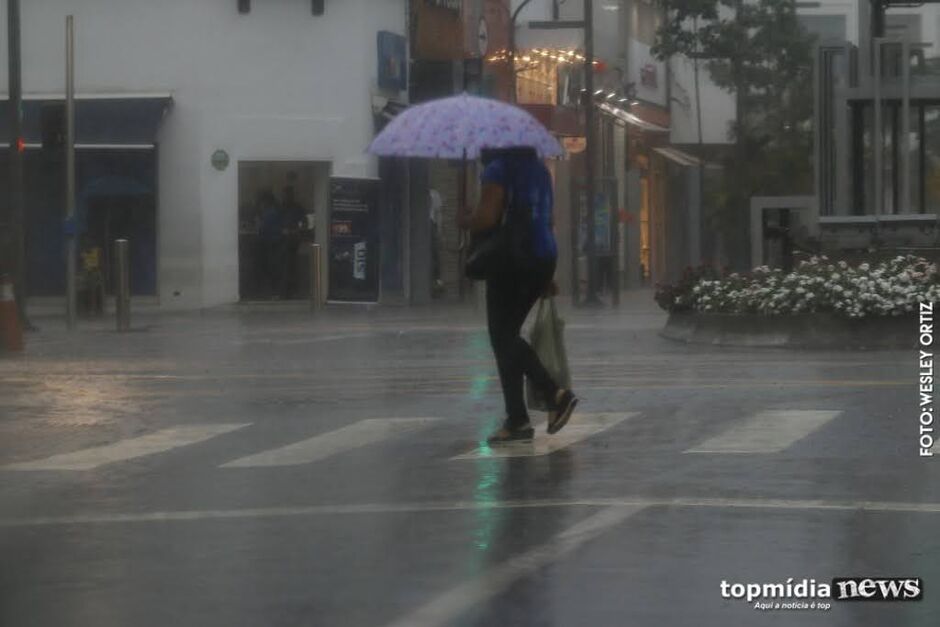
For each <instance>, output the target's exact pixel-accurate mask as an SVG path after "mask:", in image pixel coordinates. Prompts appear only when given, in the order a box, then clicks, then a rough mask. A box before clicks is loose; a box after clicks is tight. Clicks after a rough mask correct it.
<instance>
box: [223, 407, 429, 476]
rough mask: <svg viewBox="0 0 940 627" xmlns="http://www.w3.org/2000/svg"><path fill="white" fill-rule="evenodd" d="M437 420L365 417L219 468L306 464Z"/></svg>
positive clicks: (418, 428)
mask: <svg viewBox="0 0 940 627" xmlns="http://www.w3.org/2000/svg"><path fill="white" fill-rule="evenodd" d="M438 420H439V418H368V419H366V420H360V421H359V422H356V423H354V424H351V425H348V426H346V427H343V428H341V429H336V430H335V431H330V432H329V433H324V434H321V435H318V436H315V437H312V438H308V439H306V440H302V441H300V442H294V443H293V444H288V445H287V446H282V447H280V448H276V449H271V450H267V451H262V452H260V453H256V454H254V455H249V456H247V457H242V458H240V459H236V460H234V461H230V462H228V463H226V464H222V466H221V467H222V468H251V467H257V466H296V465H299V464H309V463H312V462H316V461H320V460H323V459H326V458H327V457H332V456H333V455H336V454H338V453H345V452H346V451H349V450H352V449H355V448H359V447H362V446H366V445H369V444H375V443H376V442H381V441H382V440H386V439H388V438H391V437H393V436H396V435H400V434H402V433H409V432H412V431H418V430H420V429H424V428H426V427H428V426H430V425H432V424H433V423H435V422H437V421H438Z"/></svg>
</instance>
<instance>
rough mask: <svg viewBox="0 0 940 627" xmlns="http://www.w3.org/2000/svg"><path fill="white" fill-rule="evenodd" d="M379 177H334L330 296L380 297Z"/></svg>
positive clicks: (363, 299)
mask: <svg viewBox="0 0 940 627" xmlns="http://www.w3.org/2000/svg"><path fill="white" fill-rule="evenodd" d="M378 229H379V180H378V179H355V178H331V179H330V249H329V250H330V260H329V262H330V266H329V274H330V295H329V300H331V301H335V302H356V303H375V302H378V300H379V230H378Z"/></svg>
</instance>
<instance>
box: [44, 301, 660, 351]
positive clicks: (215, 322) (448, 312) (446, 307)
mask: <svg viewBox="0 0 940 627" xmlns="http://www.w3.org/2000/svg"><path fill="white" fill-rule="evenodd" d="M607 300H609V299H607ZM558 303H559V307H560V310H561V312H562V315H563V316H564V317H565V318H566V319H567V321H568V325H569V327H570V328H607V329H614V328H623V329H632V330H635V329H659V328H661V327H662V325H663V324H664V323H665V320H666V315H665V313H664V312H663V311H661V310H660V309H659V307H658V306H657V305H656V303H655V302H654V301H653V294H652V291H650V290H636V291H630V292H624V293H623V294H622V296H621V303H620V306H619V307H617V308H614V307H612V306H611V305H610V304H609V302H607V303H605V305H604V306H602V307H599V308H580V307H579V308H576V309H572V308H571V306H570V299H569V298H567V297H565V296H559V297H558ZM32 322H33V324H34V325H35V326H36V327H37V329H38V331H35V332H32V333H27V334H26V342H27V351H26V352H27V354H30V353H32V349H34V348H38V347H43V346H51V345H53V344H56V345H58V344H68V345H71V346H72V347H73V348H76V349H78V348H80V347H82V346H85V347H87V348H88V349H92V346H93V345H94V344H98V343H99V342H109V343H110V342H119V343H121V344H127V343H130V342H134V341H135V338H141V337H142V336H160V337H170V336H172V337H174V338H176V339H182V338H185V337H187V336H206V335H209V336H213V337H217V338H219V339H222V338H224V337H229V338H237V337H241V336H265V337H272V338H273V337H278V336H284V335H297V334H307V333H310V332H316V333H318V334H335V333H354V332H366V331H394V330H398V331H418V330H425V331H430V330H442V331H443V330H454V331H459V330H466V329H477V328H483V327H485V325H486V313H485V309H484V307H483V306H478V305H475V304H474V303H472V302H467V303H463V304H456V303H433V304H429V305H420V306H405V307H396V306H386V305H368V306H367V305H339V304H331V305H326V306H324V307H323V309H321V310H320V311H317V312H311V311H310V307H309V304H308V303H307V302H306V301H292V302H257V303H239V304H233V305H223V306H219V307H213V308H209V309H203V310H198V311H155V310H152V309H149V310H147V311H142V312H135V311H133V310H132V312H131V332H130V333H127V334H119V333H118V332H117V331H116V330H115V319H114V314H113V313H108V314H106V315H104V316H101V317H98V318H91V319H79V321H78V324H77V329H76V330H75V331H74V332H72V333H70V332H68V331H67V330H66V328H65V320H64V316H62V315H54V314H50V313H49V312H48V309H45V310H44V311H42V312H39V313H36V314H34V315H33V316H32Z"/></svg>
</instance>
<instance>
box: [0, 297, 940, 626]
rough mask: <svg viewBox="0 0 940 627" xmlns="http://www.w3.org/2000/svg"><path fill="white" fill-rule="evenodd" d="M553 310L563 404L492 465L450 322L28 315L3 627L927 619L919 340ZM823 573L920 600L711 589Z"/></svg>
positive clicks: (938, 584)
mask: <svg viewBox="0 0 940 627" xmlns="http://www.w3.org/2000/svg"><path fill="white" fill-rule="evenodd" d="M566 313H567V314H568V317H569V325H568V339H569V354H570V357H571V359H572V366H573V371H574V376H575V383H576V388H577V390H578V392H579V393H580V395H581V396H582V398H583V401H582V404H581V406H580V407H579V412H578V414H576V416H575V418H574V419H573V420H572V423H571V425H570V426H569V427H568V428H566V429H565V431H563V432H562V433H561V434H559V435H558V436H554V438H552V437H550V436H547V435H545V433H544V431H543V428H542V424H539V425H538V432H537V433H538V435H537V439H536V442H535V444H533V445H529V446H526V445H522V446H516V447H513V448H510V449H506V450H496V449H488V448H487V447H481V446H480V441H481V440H482V439H483V438H484V437H485V435H486V434H487V433H488V432H489V431H490V430H492V429H493V428H495V426H496V425H497V424H498V421H499V420H500V418H501V405H502V403H501V398H500V395H499V386H498V381H497V380H496V378H495V367H494V364H493V362H492V358H491V356H490V353H489V347H488V344H487V337H486V333H485V329H484V327H483V321H482V318H481V314H480V313H478V312H475V311H473V310H472V309H469V308H467V309H460V308H453V307H439V308H435V309H413V310H401V309H399V310H395V309H379V310H375V311H372V312H363V311H361V310H343V309H340V310H329V311H327V312H326V313H325V314H324V315H322V316H320V317H319V318H317V319H315V320H311V319H310V317H309V316H308V315H306V313H305V312H304V311H303V310H302V309H301V308H299V307H298V308H291V307H289V306H288V307H284V308H252V307H243V308H232V309H225V310H219V311H213V312H209V313H205V314H202V315H199V314H188V315H169V314H164V315H160V316H154V317H150V318H147V317H138V318H137V319H136V324H137V326H138V329H139V330H138V331H137V332H134V333H130V334H126V335H120V336H119V335H117V334H115V333H112V332H111V331H110V330H109V329H110V326H109V325H106V324H104V323H103V322H102V323H85V324H84V325H83V328H82V330H81V331H80V332H79V333H77V334H76V335H74V336H69V335H67V334H66V333H64V332H63V331H60V330H59V329H58V328H57V327H58V326H59V323H58V322H56V321H54V320H45V321H43V320H41V321H40V322H41V324H42V326H43V327H44V330H43V331H42V332H40V333H39V334H38V335H35V336H31V337H30V338H29V339H30V343H29V347H28V351H27V354H26V356H25V357H22V358H15V359H14V358H3V359H0V626H2V627H20V626H25V627H34V626H36V627H45V626H50V627H52V626H55V627H60V626H66V625H68V626H73V625H74V626H80V627H86V626H87V627H110V626H130V625H133V626H141V627H144V626H150V625H154V626H157V625H159V626H165V625H176V626H184V625H186V626H188V625H193V626H197V625H198V626H203V625H204V626H220V627H221V626H225V627H234V626H242V625H244V626H280V625H298V626H299V625H339V626H347V625H348V626H360V625H361V626H376V627H379V626H385V625H416V626H417V625H460V626H470V625H480V626H482V625H487V626H489V625H499V626H501V625H520V626H530V625H531V626H536V625H538V626H548V625H553V626H565V627H567V626H578V625H592V626H608V625H609V626H615V625H616V626H621V625H637V626H644V627H645V626H651V627H652V626H673V625H676V626H678V625H707V626H711V625H714V626H729V625H733V626H736V625H742V626H751V625H754V626H760V625H765V624H766V625H774V626H776V625H839V626H846V627H848V626H852V627H855V626H872V627H883V626H897V627H903V626H918V627H921V626H924V627H926V626H933V625H937V624H940V524H938V522H940V462H937V461H936V459H922V458H919V457H918V456H917V452H916V444H917V416H918V414H917V411H916V407H915V403H916V401H917V397H916V393H915V384H916V375H917V364H916V354H915V351H914V350H913V349H912V350H911V351H881V352H824V353H823V352H809V351H797V352H791V351H781V350H766V349H764V350H747V349H732V348H720V347H689V346H685V345H680V344H675V343H672V342H670V341H668V340H664V339H661V338H659V337H658V336H657V334H656V331H657V330H658V329H659V328H660V327H661V326H662V324H663V322H664V317H663V315H662V314H661V313H659V312H658V311H656V310H655V309H654V308H652V307H651V306H649V304H648V301H647V299H646V295H643V294H640V295H634V297H633V298H632V299H631V298H628V299H627V302H626V303H625V305H624V306H623V307H622V308H621V310H620V311H617V312H613V311H610V310H602V311H578V312H570V311H566ZM537 417H538V419H539V421H541V420H542V417H541V416H537ZM844 576H899V577H921V578H923V580H924V586H925V591H924V600H923V601H920V602H916V603H844V602H841V603H840V602H835V603H832V606H831V608H830V609H828V610H824V609H821V608H820V607H817V608H816V609H808V610H802V611H797V610H793V611H783V610H773V611H761V610H757V609H753V607H752V606H753V605H754V603H750V604H749V603H747V602H746V601H745V600H738V599H725V598H723V597H722V594H721V583H722V581H726V582H728V583H729V584H731V583H743V584H748V583H760V584H764V583H767V584H773V583H786V582H787V580H788V578H794V580H796V581H802V580H803V579H808V580H815V581H816V582H819V583H822V582H829V581H830V580H831V579H832V578H834V577H844ZM812 601H813V599H809V600H808V602H812Z"/></svg>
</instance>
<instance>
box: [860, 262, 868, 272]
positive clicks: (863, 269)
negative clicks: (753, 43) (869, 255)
mask: <svg viewBox="0 0 940 627" xmlns="http://www.w3.org/2000/svg"><path fill="white" fill-rule="evenodd" d="M858 269H859V270H861V271H862V272H868V269H869V265H868V264H867V263H863V264H862V265H860V266H859V267H858Z"/></svg>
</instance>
